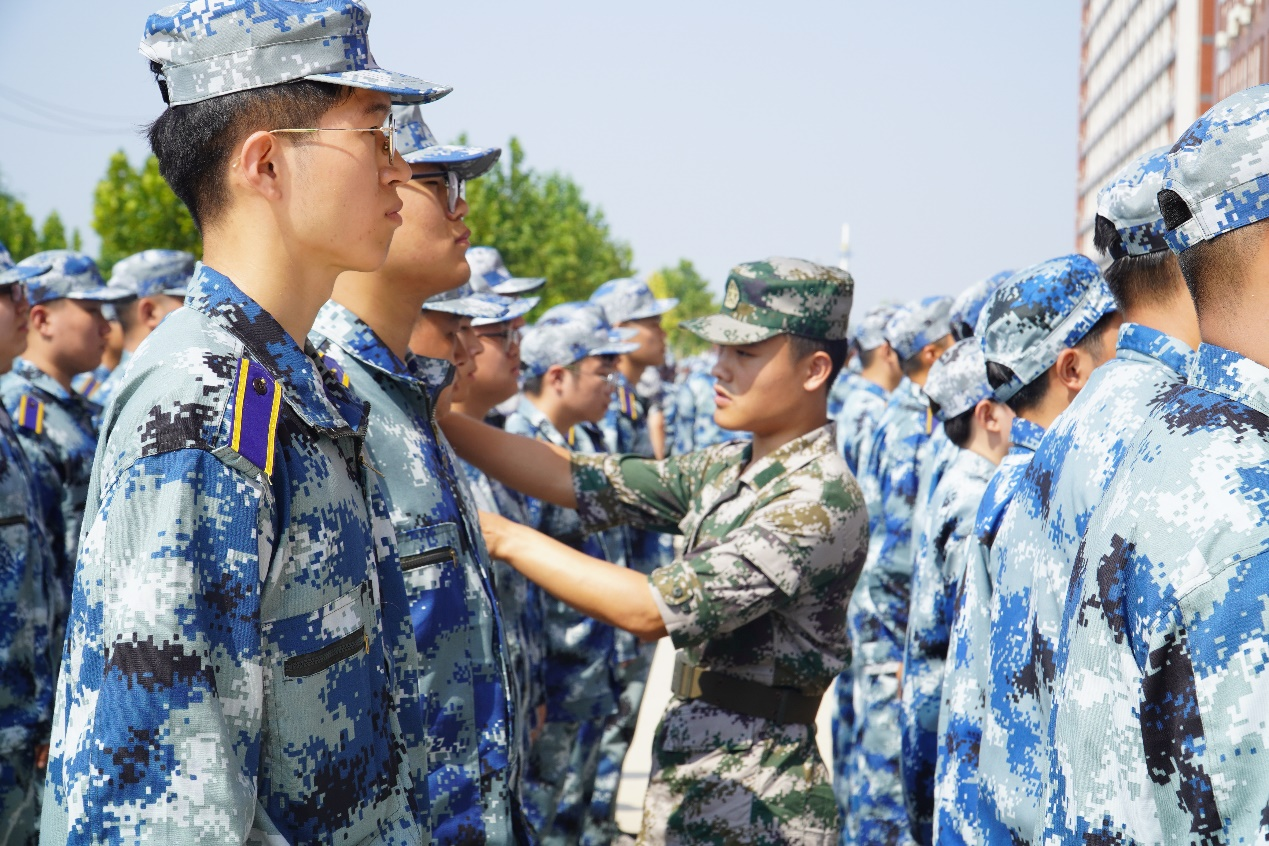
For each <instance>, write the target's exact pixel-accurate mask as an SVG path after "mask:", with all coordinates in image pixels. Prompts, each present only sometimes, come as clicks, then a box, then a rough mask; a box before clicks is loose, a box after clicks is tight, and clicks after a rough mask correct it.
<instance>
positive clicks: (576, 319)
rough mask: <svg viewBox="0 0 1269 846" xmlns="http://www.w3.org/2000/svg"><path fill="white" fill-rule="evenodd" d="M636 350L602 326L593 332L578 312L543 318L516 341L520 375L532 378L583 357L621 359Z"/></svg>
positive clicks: (592, 326)
mask: <svg viewBox="0 0 1269 846" xmlns="http://www.w3.org/2000/svg"><path fill="white" fill-rule="evenodd" d="M638 348H639V345H638V344H633V343H630V342H629V341H625V340H623V339H622V336H621V335H620V334H619V333H618V332H617V330H614V329H612V328H610V327H608V325H607V324H606V323H605V324H602V326H600V327H598V328H597V327H596V326H595V325H594V322H593V321H592V320H591V319H589V317H588V315H587V314H586V313H585V311H584V310H578V311H576V312H574V313H573V314H572V316H564V317H555V318H551V319H545V318H544V319H542V320H539V321H538V322H537V323H535V324H534V325H533V326H530V327H529V328H528V329H527V330H525V333H524V338H523V339H522V340H521V341H520V372H521V373H522V374H523V375H524V376H526V377H528V378H533V377H535V376H542V375H544V374H545V373H546V371H548V370H550V369H551V367H552V366H554V365H557V364H558V365H560V366H561V367H563V366H567V365H569V364H576V363H577V362H579V361H581V360H582V359H583V358H586V357H587V356H591V355H623V354H625V353H628V352H634V351H635V350H637V349H638Z"/></svg>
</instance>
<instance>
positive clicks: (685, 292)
mask: <svg viewBox="0 0 1269 846" xmlns="http://www.w3.org/2000/svg"><path fill="white" fill-rule="evenodd" d="M648 287H650V288H651V289H652V291H653V293H655V294H656V295H657V296H658V297H677V298H678V300H679V304H678V305H677V306H675V307H674V310H673V311H671V312H670V313H669V314H667V315H666V317H665V321H664V323H665V334H666V338H667V341H668V342H669V344H670V349H672V350H674V354H675V355H676V356H678V357H679V358H685V357H686V356H689V355H695V354H696V353H699V352H704V351H705V350H706V349H708V348H709V342H708V341H705V340H702V339H701V338H699V337H697V336H696V335H693V334H692V333H691V332H688V331H686V330H684V329H680V328H679V322H680V321H682V320H690V319H691V318H693V317H702V316H704V315H707V314H714V313H716V312H717V311H718V302H717V301H716V300H715V299H714V294H713V292H712V291H711V290H710V289H709V282H707V281H706V280H705V279H704V277H702V276H701V275H700V274H699V273H697V272H696V267H695V266H694V265H693V264H692V263H691V262H690V261H688V260H687V259H679V263H678V266H676V267H663V268H661V269H660V270H658V271H656V272H655V273H653V274H652V275H651V276H649V277H648Z"/></svg>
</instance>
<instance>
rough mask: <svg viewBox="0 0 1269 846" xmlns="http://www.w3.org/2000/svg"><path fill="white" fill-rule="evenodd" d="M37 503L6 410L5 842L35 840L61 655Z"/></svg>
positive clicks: (2, 548) (0, 421) (1, 687)
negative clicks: (42, 754) (38, 754)
mask: <svg viewBox="0 0 1269 846" xmlns="http://www.w3.org/2000/svg"><path fill="white" fill-rule="evenodd" d="M50 549H51V546H50V544H49V541H48V538H47V537H46V530H45V528H44V523H43V519H42V517H41V515H40V511H39V509H38V508H37V506H36V490H35V484H34V472H33V471H32V469H31V466H30V465H29V464H28V463H27V460H26V456H25V455H24V454H23V452H22V448H21V446H20V445H19V442H18V436H17V432H16V431H15V429H14V426H13V421H12V420H10V419H9V415H8V414H7V413H6V412H5V411H4V409H3V408H0V620H4V625H3V626H0V841H3V842H5V843H13V844H23V843H27V842H30V841H33V840H34V838H35V836H36V834H37V832H38V824H39V819H40V807H39V800H40V794H41V793H42V790H41V788H42V786H43V776H44V772H43V770H37V769H36V767H35V747H36V746H37V745H38V744H41V743H48V740H49V730H50V727H51V725H52V722H53V683H54V678H55V674H56V672H57V663H58V659H59V657H60V654H61V646H60V643H57V642H55V641H54V639H53V634H52V633H53V625H52V624H53V604H52V600H53V595H52V593H53V591H56V590H57V586H56V585H55V583H54V581H53V580H54V578H55V569H54V567H55V564H54V561H53V559H52V556H51V554H50Z"/></svg>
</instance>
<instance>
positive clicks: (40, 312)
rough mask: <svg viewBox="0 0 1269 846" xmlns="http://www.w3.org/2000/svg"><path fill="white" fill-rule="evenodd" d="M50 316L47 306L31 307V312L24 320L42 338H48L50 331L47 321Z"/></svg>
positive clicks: (48, 321)
mask: <svg viewBox="0 0 1269 846" xmlns="http://www.w3.org/2000/svg"><path fill="white" fill-rule="evenodd" d="M51 316H52V312H51V311H50V310H49V307H48V306H47V305H44V304H40V305H33V306H31V310H30V311H29V312H28V313H27V318H26V319H27V322H28V323H29V324H30V326H31V328H32V329H34V330H35V331H36V332H38V333H39V334H40V335H41V336H42V337H45V338H47V337H48V336H49V330H50V329H51V326H50V320H49V318H50V317H51Z"/></svg>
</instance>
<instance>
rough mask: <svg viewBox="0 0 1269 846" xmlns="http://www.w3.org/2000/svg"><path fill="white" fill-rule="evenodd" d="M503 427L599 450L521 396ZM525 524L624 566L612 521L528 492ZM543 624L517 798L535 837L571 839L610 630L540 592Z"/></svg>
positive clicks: (620, 536)
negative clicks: (532, 737)
mask: <svg viewBox="0 0 1269 846" xmlns="http://www.w3.org/2000/svg"><path fill="white" fill-rule="evenodd" d="M506 429H507V431H508V432H511V433H512V434H517V435H526V436H528V437H532V438H536V439H538V440H541V441H545V442H546V443H549V444H554V445H555V446H559V447H564V448H565V449H569V450H573V451H575V452H577V453H600V452H602V451H603V449H604V445H603V441H602V439H601V438H600V437H599V436H598V435H592V434H591V433H590V430H588V429H586V428H583V427H580V426H579V427H576V428H575V429H574V430H573V431H572V432H571V433H562V432H560V431H559V430H557V429H556V428H555V426H554V425H553V424H552V423H551V421H550V419H548V418H547V416H546V415H545V414H544V413H542V411H541V410H540V409H539V408H537V406H535V405H533V403H532V402H530V401H529V399H528V398H527V397H525V396H523V395H522V396H521V397H520V401H519V405H518V406H517V408H516V411H515V412H514V413H513V414H511V415H509V416H508V417H507V423H506ZM529 502H530V503H531V506H532V507H531V510H530V517H531V518H532V520H533V522H531V523H530V525H531V526H532V527H533V528H535V529H537V530H539V531H541V532H543V533H544V534H547V535H549V536H550V537H553V538H555V539H556V540H558V541H560V542H562V543H565V544H567V545H569V546H571V547H573V548H574V549H578V550H580V551H582V552H584V553H586V554H587V555H590V556H592V557H594V558H600V559H602V560H605V561H610V562H612V563H613V564H617V565H620V566H625V565H626V564H627V556H628V553H629V550H628V547H627V540H626V537H625V534H624V532H622V531H621V530H620V529H616V530H613V531H605V532H588V531H586V530H585V528H584V527H583V526H582V522H581V518H580V517H579V515H578V513H577V512H576V511H574V510H572V509H569V508H560V507H559V506H556V505H550V504H547V503H541V502H538V501H537V500H533V499H530V500H529ZM542 602H543V609H544V610H543V627H544V629H545V631H546V657H545V667H544V682H545V686H546V696H545V698H546V720H547V724H546V726H545V728H544V729H543V732H542V734H541V736H540V737H539V738H538V739H537V742H536V743H534V744H533V746H532V748H531V750H530V757H529V761H528V766H527V768H526V771H525V806H526V810H527V811H528V812H529V814H530V820H531V821H532V822H533V824H534V828H536V829H537V832H538V834H539V836H540V838H541V840H542V842H543V843H546V844H552V846H560V845H561V844H573V843H577V842H578V841H579V839H580V838H581V835H582V832H583V829H584V828H585V827H586V825H587V823H588V822H589V820H590V806H591V800H592V798H593V794H594V790H595V778H596V776H597V774H598V769H599V761H600V751H601V749H600V745H601V741H602V739H603V730H604V726H605V724H606V723H607V722H608V720H609V718H610V717H612V716H613V715H615V714H617V712H618V700H619V696H620V689H619V686H618V681H617V679H616V677H615V671H616V668H615V663H616V657H617V649H618V647H617V639H616V630H615V629H614V628H613V627H612V626H609V625H606V624H604V623H600V622H598V621H597V620H593V619H591V618H590V617H587V616H586V615H584V614H582V613H580V612H578V611H576V610H574V609H573V608H571V607H570V606H568V605H567V604H566V603H564V602H561V601H560V600H557V599H555V598H553V597H550V596H547V595H543V597H542Z"/></svg>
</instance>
